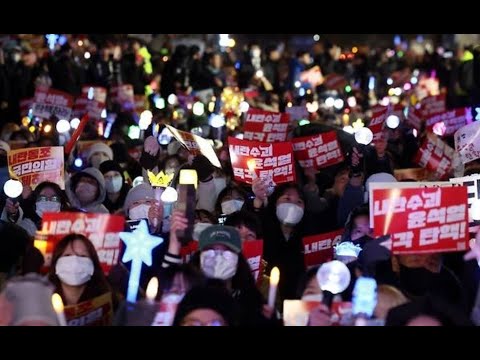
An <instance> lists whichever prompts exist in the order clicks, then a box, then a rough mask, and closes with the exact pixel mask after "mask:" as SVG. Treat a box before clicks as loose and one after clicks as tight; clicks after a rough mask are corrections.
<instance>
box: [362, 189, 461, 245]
mask: <svg viewBox="0 0 480 360" xmlns="http://www.w3.org/2000/svg"><path fill="white" fill-rule="evenodd" d="M371 201H372V203H373V206H372V207H373V210H372V213H371V214H370V216H371V217H372V218H373V223H374V227H373V228H374V235H375V236H376V237H379V236H383V235H390V236H391V240H389V242H388V245H389V247H390V249H391V251H392V252H393V253H394V254H416V253H432V252H450V251H463V250H466V249H467V242H468V240H469V237H468V211H467V210H468V205H467V189H466V187H464V186H455V187H438V188H423V187H420V188H414V189H398V188H397V189H376V190H373V199H371Z"/></svg>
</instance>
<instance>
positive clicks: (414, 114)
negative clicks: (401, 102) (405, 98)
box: [405, 106, 423, 131]
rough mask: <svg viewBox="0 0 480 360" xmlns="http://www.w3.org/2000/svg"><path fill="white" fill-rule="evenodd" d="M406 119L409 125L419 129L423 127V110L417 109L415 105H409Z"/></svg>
mask: <svg viewBox="0 0 480 360" xmlns="http://www.w3.org/2000/svg"><path fill="white" fill-rule="evenodd" d="M405 120H406V122H407V124H408V125H409V126H411V127H412V128H414V129H417V131H418V130H420V129H421V128H422V122H423V115H422V114H421V111H420V110H417V109H416V108H415V107H414V106H409V107H408V113H407V118H406V119H405Z"/></svg>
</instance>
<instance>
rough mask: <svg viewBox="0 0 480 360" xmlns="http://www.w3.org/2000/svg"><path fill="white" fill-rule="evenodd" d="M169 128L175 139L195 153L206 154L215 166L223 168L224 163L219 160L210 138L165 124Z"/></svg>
mask: <svg viewBox="0 0 480 360" xmlns="http://www.w3.org/2000/svg"><path fill="white" fill-rule="evenodd" d="M165 126H166V127H167V129H168V130H170V132H171V133H172V134H173V136H174V137H175V139H177V140H178V141H179V142H180V143H181V144H182V145H183V146H185V147H186V148H187V150H188V151H189V152H190V153H191V154H193V155H199V154H202V155H203V156H205V157H206V158H207V159H208V160H209V161H210V162H211V163H212V165H213V166H216V167H218V168H221V167H222V165H221V164H220V161H219V160H218V157H217V154H216V153H215V150H214V149H213V144H212V143H209V142H208V140H206V139H204V138H202V137H201V136H198V135H195V134H192V133H189V132H186V131H182V130H178V129H175V128H174V127H173V126H170V125H165Z"/></svg>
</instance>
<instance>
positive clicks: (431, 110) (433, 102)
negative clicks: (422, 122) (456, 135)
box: [420, 94, 447, 118]
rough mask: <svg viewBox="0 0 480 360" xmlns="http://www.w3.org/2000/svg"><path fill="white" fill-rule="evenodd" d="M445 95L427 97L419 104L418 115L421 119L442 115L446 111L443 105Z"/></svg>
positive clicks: (445, 106)
mask: <svg viewBox="0 0 480 360" xmlns="http://www.w3.org/2000/svg"><path fill="white" fill-rule="evenodd" d="M445 99H446V96H445V94H440V95H435V96H428V97H426V98H424V99H422V101H421V102H420V113H421V115H422V117H423V118H429V117H431V116H433V115H437V114H442V113H444V112H446V111H447V105H446V103H445Z"/></svg>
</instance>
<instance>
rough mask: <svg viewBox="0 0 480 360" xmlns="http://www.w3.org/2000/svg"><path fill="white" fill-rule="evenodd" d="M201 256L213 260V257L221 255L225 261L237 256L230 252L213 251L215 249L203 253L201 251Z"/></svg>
mask: <svg viewBox="0 0 480 360" xmlns="http://www.w3.org/2000/svg"><path fill="white" fill-rule="evenodd" d="M202 254H204V255H203V256H205V257H206V258H213V257H215V255H221V256H223V257H224V258H225V259H226V260H233V259H234V258H235V257H236V256H237V254H235V253H234V252H232V251H230V250H215V249H208V250H205V251H202Z"/></svg>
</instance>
